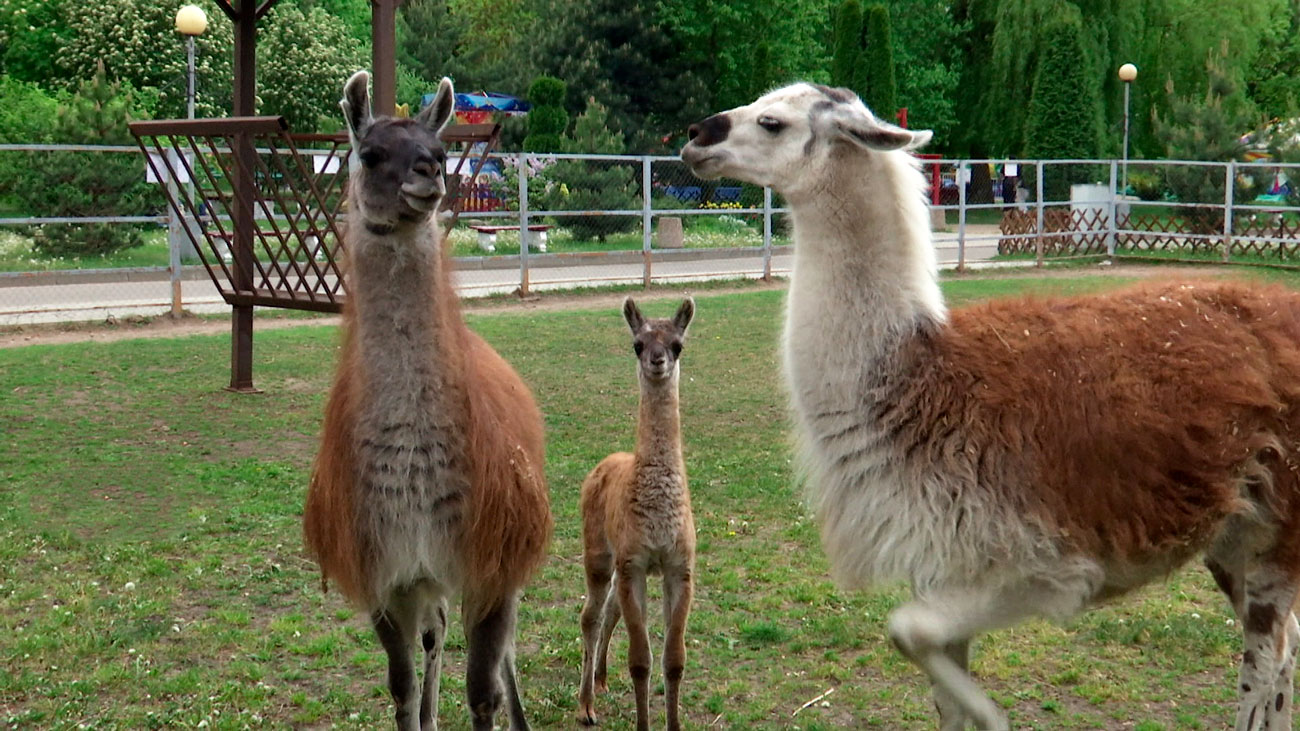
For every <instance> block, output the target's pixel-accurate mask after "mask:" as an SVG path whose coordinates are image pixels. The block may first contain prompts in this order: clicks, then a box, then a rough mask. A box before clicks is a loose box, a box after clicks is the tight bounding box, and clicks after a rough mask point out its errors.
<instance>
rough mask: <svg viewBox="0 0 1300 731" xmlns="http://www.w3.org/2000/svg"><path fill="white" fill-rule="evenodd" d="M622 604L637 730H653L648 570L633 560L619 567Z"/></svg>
mask: <svg viewBox="0 0 1300 731" xmlns="http://www.w3.org/2000/svg"><path fill="white" fill-rule="evenodd" d="M618 603H619V605H620V606H621V607H622V609H623V622H624V623H625V624H626V625H627V635H628V643H627V669H628V673H629V674H630V675H631V676H632V688H633V690H635V691H636V728H637V731H650V663H651V655H650V632H649V630H648V629H647V628H646V621H645V569H644V568H642V567H640V566H637V565H635V564H634V563H633V562H631V561H624V562H622V563H620V564H619V567H618Z"/></svg>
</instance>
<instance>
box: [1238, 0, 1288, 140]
mask: <svg viewBox="0 0 1300 731" xmlns="http://www.w3.org/2000/svg"><path fill="white" fill-rule="evenodd" d="M1246 91H1247V93H1248V94H1249V95H1250V98H1251V100H1252V101H1254V102H1255V103H1256V104H1257V105H1258V106H1259V108H1260V111H1262V112H1263V113H1264V114H1265V115H1266V116H1268V117H1273V118H1282V119H1290V118H1292V117H1294V116H1296V114H1297V109H1300V4H1293V5H1292V7H1291V8H1290V9H1289V12H1287V13H1279V14H1278V15H1277V17H1276V18H1274V22H1273V23H1272V27H1271V28H1270V29H1269V31H1268V32H1267V33H1266V34H1265V36H1264V39H1263V41H1262V42H1261V45H1260V50H1259V55H1258V56H1257V57H1256V59H1255V64H1254V66H1253V67H1252V68H1251V69H1250V75H1249V78H1248V81H1247V86H1246Z"/></svg>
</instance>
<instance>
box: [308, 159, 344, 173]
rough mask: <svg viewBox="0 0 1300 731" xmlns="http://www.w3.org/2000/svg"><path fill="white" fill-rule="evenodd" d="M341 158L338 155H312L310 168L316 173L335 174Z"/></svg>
mask: <svg viewBox="0 0 1300 731" xmlns="http://www.w3.org/2000/svg"><path fill="white" fill-rule="evenodd" d="M341 160H342V158H340V157H339V156H338V155H329V154H326V155H312V156H311V168H312V170H313V171H314V172H316V173H318V174H319V173H337V172H338V171H339V163H340V162H341Z"/></svg>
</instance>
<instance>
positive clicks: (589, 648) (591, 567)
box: [578, 553, 613, 725]
mask: <svg viewBox="0 0 1300 731" xmlns="http://www.w3.org/2000/svg"><path fill="white" fill-rule="evenodd" d="M583 558H584V562H585V563H586V567H585V568H586V573H587V599H586V601H585V602H583V605H582V679H581V681H580V683H579V685H578V721H580V722H582V723H585V724H588V725H592V724H595V723H596V708H595V699H596V656H597V655H596V653H597V649H598V648H600V649H602V650H603V645H604V643H602V642H601V625H602V622H603V619H604V616H603V615H604V610H605V609H606V608H607V606H608V599H609V596H610V594H611V592H610V580H611V578H612V575H613V558H612V557H611V556H610V555H609V554H608V553H603V554H600V555H595V556H591V555H588V556H584V557H583ZM601 660H602V661H601V663H600V664H601V666H602V667H603V666H604V662H603V660H604V655H603V652H602V654H601ZM601 680H602V681H603V680H604V678H603V677H602V678H601Z"/></svg>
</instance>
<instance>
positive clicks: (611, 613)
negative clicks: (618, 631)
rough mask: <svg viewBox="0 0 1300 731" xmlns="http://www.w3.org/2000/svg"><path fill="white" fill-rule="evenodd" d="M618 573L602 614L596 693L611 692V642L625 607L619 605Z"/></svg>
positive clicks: (611, 583)
mask: <svg viewBox="0 0 1300 731" xmlns="http://www.w3.org/2000/svg"><path fill="white" fill-rule="evenodd" d="M617 587H618V572H617V571H616V572H614V576H613V577H611V578H610V588H609V591H608V592H606V593H605V608H604V609H603V610H602V611H601V613H600V642H599V644H597V645H596V692H597V693H608V692H609V641H610V638H611V637H613V636H614V628H615V627H617V626H618V620H619V619H621V618H622V617H623V607H622V606H621V605H620V604H619V603H618V589H617Z"/></svg>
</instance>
